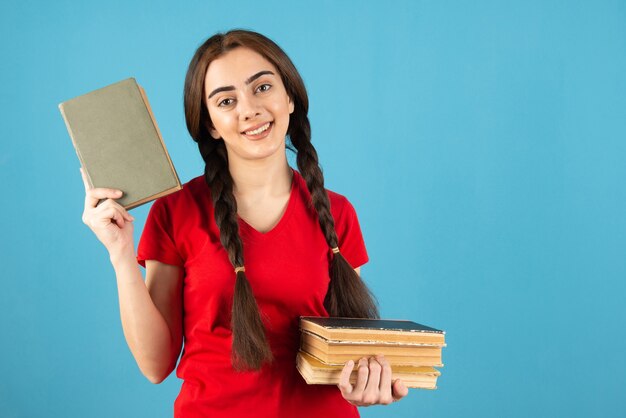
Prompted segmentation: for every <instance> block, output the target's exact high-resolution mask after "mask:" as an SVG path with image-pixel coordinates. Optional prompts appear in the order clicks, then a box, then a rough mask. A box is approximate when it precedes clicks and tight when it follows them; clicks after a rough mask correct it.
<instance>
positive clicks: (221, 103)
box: [217, 98, 234, 107]
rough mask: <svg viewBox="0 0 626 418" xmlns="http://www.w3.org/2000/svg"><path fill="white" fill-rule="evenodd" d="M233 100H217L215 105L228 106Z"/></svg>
mask: <svg viewBox="0 0 626 418" xmlns="http://www.w3.org/2000/svg"><path fill="white" fill-rule="evenodd" d="M233 102H234V100H233V99H230V98H228V99H224V100H222V101H221V102H219V103H218V104H217V105H218V106H219V107H225V106H230V105H231V104H233Z"/></svg>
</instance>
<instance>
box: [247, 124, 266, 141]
mask: <svg viewBox="0 0 626 418" xmlns="http://www.w3.org/2000/svg"><path fill="white" fill-rule="evenodd" d="M271 125H272V122H265V123H264V124H262V125H260V126H257V127H255V128H254V129H251V130H249V131H244V132H243V134H244V135H245V136H247V137H250V138H251V139H260V138H262V137H264V136H265V135H266V134H267V133H268V132H269V128H270V126H271Z"/></svg>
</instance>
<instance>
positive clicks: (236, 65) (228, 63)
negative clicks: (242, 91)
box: [204, 47, 278, 91]
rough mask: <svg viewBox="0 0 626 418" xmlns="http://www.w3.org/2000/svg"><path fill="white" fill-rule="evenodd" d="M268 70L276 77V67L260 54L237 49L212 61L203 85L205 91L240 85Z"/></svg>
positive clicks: (249, 50)
mask: <svg viewBox="0 0 626 418" xmlns="http://www.w3.org/2000/svg"><path fill="white" fill-rule="evenodd" d="M264 70H269V71H272V72H273V73H274V74H276V75H277V76H278V71H277V70H276V67H274V65H272V63H271V62H269V61H268V60H267V59H265V58H264V57H263V56H262V55H261V54H259V53H258V52H256V51H253V50H252V49H249V48H244V47H238V48H235V49H233V50H232V51H228V52H227V53H225V54H223V55H221V56H220V57H219V58H217V59H215V60H213V61H212V62H211V64H209V68H208V69H207V72H206V75H205V79H204V84H205V89H206V90H207V91H208V90H211V89H213V88H217V87H221V86H227V85H233V86H236V85H240V84H244V81H245V80H246V79H247V78H248V77H250V76H251V75H254V74H256V73H258V72H259V71H264Z"/></svg>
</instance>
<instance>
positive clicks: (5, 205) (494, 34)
mask: <svg viewBox="0 0 626 418" xmlns="http://www.w3.org/2000/svg"><path fill="white" fill-rule="evenodd" d="M625 23H626V4H625V3H624V2H623V1H591V0H590V1H586V2H585V1H528V0H526V1H509V2H502V1H473V2H448V1H386V2H374V1H371V2H356V1H354V2H348V1H343V2H332V1H323V2H308V3H307V4H297V2H286V1H285V2H276V1H264V2H258V1H229V2H225V1H222V2H212V1H202V2H184V6H181V5H180V4H178V3H177V4H176V5H175V4H174V2H172V3H168V2H161V1H141V2H139V1H138V2H131V3H129V2H127V1H107V2H95V1H93V2H70V1H56V2H44V1H40V2H34V1H30V2H18V1H8V2H2V5H1V6H0V45H1V48H2V49H1V51H0V52H1V56H2V64H1V66H0V74H1V76H2V94H1V95H0V115H1V117H2V123H1V124H0V141H1V148H0V178H1V181H2V189H3V193H2V194H3V198H2V204H1V205H0V222H1V225H2V226H1V236H2V238H1V239H0V257H1V264H0V265H1V268H2V273H1V277H0V281H1V284H2V291H0V307H1V313H2V314H1V315H0V329H1V331H2V344H1V345H0V359H1V360H0V416H2V417H6V418H9V417H20V418H21V417H56V416H59V417H60V416H63V417H168V416H171V413H172V404H173V401H174V398H175V396H176V394H177V392H178V389H179V386H180V381H179V380H178V379H177V378H176V377H175V376H174V375H172V376H170V377H169V378H168V379H167V380H166V381H165V382H164V383H163V384H161V385H158V386H155V385H152V384H150V383H149V382H148V381H147V380H146V379H145V378H144V377H143V376H142V375H141V373H140V372H139V370H138V368H137V366H136V365H135V363H134V360H133V358H132V356H131V354H130V351H129V350H128V348H127V346H126V343H125V340H124V337H123V335H122V329H121V325H120V321H119V312H118V302H117V291H116V284H115V279H114V275H113V270H112V268H111V266H110V264H109V260H108V257H107V254H106V251H105V249H104V247H102V246H101V244H100V243H99V242H98V241H97V240H96V238H95V237H94V236H93V234H92V233H91V232H90V231H89V230H88V229H87V228H86V227H85V226H84V225H83V224H82V223H81V213H82V205H83V195H84V193H83V186H82V183H81V179H80V175H79V171H78V168H79V163H78V159H77V157H76V155H75V153H74V150H73V148H72V146H71V142H70V138H69V136H68V134H67V131H66V129H65V126H64V123H63V120H62V118H61V116H60V113H59V111H58V109H57V104H58V103H59V102H61V101H64V100H67V99H69V98H71V97H74V96H77V95H80V94H83V93H86V92H88V91H90V90H93V89H95V88H98V87H102V86H104V85H107V84H110V83H112V82H115V81H118V80H121V79H123V78H126V77H129V76H134V77H136V79H137V80H138V81H139V82H140V83H141V84H142V85H143V86H144V88H145V89H146V92H147V94H148V96H149V98H150V101H151V103H152V106H153V110H154V113H155V116H156V118H157V120H158V121H159V125H160V128H161V131H162V133H163V136H164V138H165V141H166V143H167V146H168V148H169V150H170V152H171V156H172V159H173V161H174V164H175V165H176V167H177V169H178V172H179V174H180V177H181V180H183V181H187V180H189V179H190V178H192V177H195V176H197V175H199V174H200V173H201V172H202V169H203V165H202V161H201V159H200V157H199V154H198V152H197V149H196V147H195V144H194V143H193V142H192V140H191V139H190V137H189V135H188V133H187V131H186V129H185V125H184V116H183V107H182V88H183V79H184V75H185V71H186V67H187V65H188V62H189V59H190V58H191V56H192V54H193V52H194V50H195V48H196V47H197V46H199V44H200V43H201V42H202V41H203V40H204V39H205V38H206V37H208V36H209V35H211V34H213V33H214V32H216V31H220V30H227V29H230V28H234V27H243V28H248V29H253V30H257V31H260V32H262V33H264V34H266V35H268V36H269V37H271V38H273V39H274V40H276V41H277V42H278V43H279V44H280V45H281V46H282V47H283V48H284V49H285V50H286V52H287V53H288V54H289V55H290V56H291V58H292V59H293V61H294V62H295V63H296V65H297V67H298V68H299V70H300V72H301V74H302V76H303V78H304V80H305V83H306V85H307V87H308V90H309V94H310V99H311V113H310V117H311V123H312V126H313V140H314V144H315V146H316V147H317V149H318V152H319V154H320V159H321V162H322V165H323V169H324V173H325V176H326V181H327V186H328V187H329V188H331V189H333V190H336V191H337V192H339V193H342V194H344V195H346V196H348V198H349V199H350V200H351V201H352V203H353V204H354V206H355V208H356V209H357V213H358V214H359V217H360V221H361V226H362V229H363V233H364V236H365V240H366V244H367V246H368V250H369V254H370V258H371V261H370V263H369V264H367V265H366V266H364V268H363V271H362V272H363V276H364V277H365V278H366V280H367V281H368V283H369V284H370V286H371V287H372V288H373V290H374V291H375V293H376V294H377V295H378V298H379V301H380V304H381V308H382V313H383V315H384V316H385V317H389V318H409V319H413V320H415V321H417V322H423V323H426V324H430V325H432V326H435V327H439V328H442V329H445V330H446V331H447V341H448V347H447V348H446V349H445V350H444V362H445V367H444V368H443V369H442V376H441V378H440V381H439V389H437V390H436V391H418V390H413V391H411V393H410V394H409V396H408V397H407V398H406V399H405V400H403V401H401V402H399V403H397V404H394V405H391V406H388V407H372V408H365V409H361V412H362V415H363V416H364V417H374V416H376V417H378V416H380V417H413V416H415V417H426V416H428V417H462V416H464V417H473V416H476V417H529V416H537V417H556V416H562V417H588V416H603V417H610V416H615V417H617V416H624V415H625V414H626V401H625V399H626V397H625V396H623V393H622V392H623V390H624V387H625V386H626V378H625V375H626V364H625V363H626V360H625V357H624V354H623V353H624V352H625V351H626V335H625V333H624V326H625V325H626V321H625V319H626V315H625V313H626V310H625V308H624V295H625V291H626V286H625V284H624V282H625V280H624V279H626V219H625V217H624V216H625V213H626V211H625V209H626V190H625V187H624V182H625V180H626V164H625V161H626V24H625ZM147 209H148V208H147V207H142V208H139V209H136V210H134V211H133V215H134V216H135V217H136V218H137V221H136V224H137V228H136V233H137V238H138V236H139V232H140V231H141V229H142V226H143V222H144V220H145V216H146V214H147Z"/></svg>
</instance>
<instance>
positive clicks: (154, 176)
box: [59, 78, 181, 209]
mask: <svg viewBox="0 0 626 418" xmlns="http://www.w3.org/2000/svg"><path fill="white" fill-rule="evenodd" d="M59 110H60V111H61V115H62V116H63V119H64V120H65V125H66V127H67V130H68V132H69V134H70V137H71V139H72V143H73V145H74V149H75V150H76V154H77V155H78V159H79V160H80V164H81V166H82V167H83V169H84V171H85V173H86V175H87V180H88V182H89V185H90V186H91V187H109V188H114V189H119V190H122V191H123V192H124V195H123V196H122V197H121V198H119V199H117V202H118V203H119V204H120V205H122V206H123V207H124V208H126V209H131V208H134V207H137V206H139V205H142V204H144V203H147V202H150V201H152V200H154V199H157V198H159V197H161V196H165V195H167V194H169V193H173V192H175V191H177V190H180V189H181V184H180V180H179V178H178V175H177V173H176V170H175V169H174V165H173V164H172V161H171V159H170V156H169V154H168V152H167V149H166V147H165V143H164V142H163V138H162V137H161V133H160V131H159V128H158V125H157V123H156V120H155V119H154V115H153V114H152V110H151V109H150V104H149V102H148V98H147V97H146V94H145V92H144V91H143V89H142V88H141V87H140V86H139V84H137V82H136V81H135V79H134V78H128V79H126V80H122V81H119V82H117V83H114V84H111V85H109V86H106V87H103V88H101V89H98V90H94V91H92V92H90V93H87V94H84V95H82V96H78V97H75V98H73V99H70V100H67V101H65V102H63V103H61V104H59Z"/></svg>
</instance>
